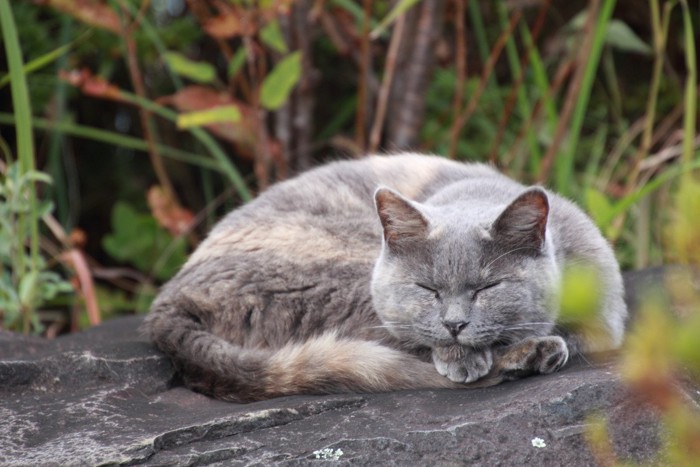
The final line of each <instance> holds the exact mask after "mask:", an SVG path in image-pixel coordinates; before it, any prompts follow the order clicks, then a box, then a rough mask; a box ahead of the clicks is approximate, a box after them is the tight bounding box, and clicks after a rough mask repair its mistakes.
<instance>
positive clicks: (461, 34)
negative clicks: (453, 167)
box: [452, 0, 468, 156]
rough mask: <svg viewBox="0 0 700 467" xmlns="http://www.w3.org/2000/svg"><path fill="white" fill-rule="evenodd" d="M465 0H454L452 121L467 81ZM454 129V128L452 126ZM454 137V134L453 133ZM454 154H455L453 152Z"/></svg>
mask: <svg viewBox="0 0 700 467" xmlns="http://www.w3.org/2000/svg"><path fill="white" fill-rule="evenodd" d="M465 3H466V0H455V2H454V4H455V10H456V12H455V32H456V36H457V37H456V38H455V41H456V44H455V48H456V51H455V53H456V57H455V66H456V68H457V82H456V83H455V95H454V99H453V101H452V121H453V122H454V121H457V119H458V118H459V111H460V109H461V108H462V101H463V100H464V84H465V83H466V81H467V63H468V62H467V53H468V49H467V34H466V30H465V27H464V22H465V20H466V18H465V17H464V13H465V10H464V5H465ZM453 130H454V128H453ZM453 137H454V135H453ZM455 156H456V154H455Z"/></svg>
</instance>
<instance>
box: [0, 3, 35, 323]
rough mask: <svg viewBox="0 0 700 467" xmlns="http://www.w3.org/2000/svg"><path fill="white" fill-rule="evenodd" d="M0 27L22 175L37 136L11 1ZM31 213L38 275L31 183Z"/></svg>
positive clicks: (1, 7)
mask: <svg viewBox="0 0 700 467" xmlns="http://www.w3.org/2000/svg"><path fill="white" fill-rule="evenodd" d="M0 27H2V39H3V42H4V44H5V54H6V56H7V66H8V70H9V72H10V80H11V88H12V106H13V110H14V112H15V116H16V118H17V125H16V127H15V131H16V133H17V159H18V165H19V169H20V173H21V174H26V173H28V172H33V171H34V137H33V134H32V107H31V103H30V101H29V91H28V89H27V79H26V75H25V73H24V63H23V61H22V49H21V48H20V45H19V38H18V36H17V27H16V25H15V19H14V15H13V13H12V8H11V7H10V2H9V1H8V0H0ZM29 206H30V213H29V214H23V215H22V216H21V217H20V228H19V229H18V231H19V238H20V239H23V238H25V237H24V235H25V233H27V232H29V258H30V264H29V270H28V271H27V274H29V275H37V274H38V273H39V267H40V264H39V261H40V258H39V217H38V215H37V202H36V191H35V188H34V182H33V181H32V182H30V189H29ZM22 256H23V255H21V254H20V255H18V261H19V262H20V263H21V264H19V265H18V266H19V267H20V269H19V273H20V274H24V273H25V270H24V268H25V267H26V265H25V264H24V260H23V258H22ZM31 311H32V310H25V313H23V329H24V332H25V333H28V332H29V330H30V328H31V321H30V318H31Z"/></svg>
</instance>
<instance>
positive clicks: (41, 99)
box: [0, 0, 700, 308]
mask: <svg viewBox="0 0 700 467" xmlns="http://www.w3.org/2000/svg"><path fill="white" fill-rule="evenodd" d="M681 4H685V3H684V2H674V1H658V0H649V1H648V2H637V1H635V0H619V1H618V2H617V4H616V2H614V1H611V0H604V1H601V2H588V3H587V2H577V3H575V4H574V3H569V2H551V1H544V2H534V3H533V2H527V1H512V2H506V1H504V0H498V1H493V2H492V1H486V0H439V1H435V2H425V1H424V2H420V1H419V2H415V1H409V0H406V1H401V2H390V1H384V0H376V1H367V2H362V3H358V2H353V1H348V0H332V1H328V2H314V1H310V0H294V1H293V0H266V1H264V2H248V1H242V0H228V1H213V0H211V1H209V0H207V1H186V0H151V1H138V0H110V1H97V0H79V1H75V2H65V1H59V0H42V1H29V0H23V1H17V2H13V3H12V6H11V8H12V13H13V14H14V17H15V21H16V23H17V24H18V25H20V27H19V28H18V39H19V40H18V42H19V44H20V45H21V48H22V52H23V55H24V63H25V64H26V68H25V70H26V74H25V78H26V81H27V83H28V86H29V92H30V97H31V104H32V111H33V116H34V120H33V123H34V129H35V140H36V143H37V144H36V146H37V150H36V162H37V167H38V168H39V169H40V170H43V171H45V172H46V173H48V174H49V175H50V176H51V177H52V178H53V180H54V181H55V183H54V184H53V185H52V186H51V187H47V188H44V190H45V193H46V195H47V196H49V197H50V198H51V199H53V200H54V202H55V205H56V210H55V213H54V214H53V215H54V216H55V220H56V221H57V222H58V223H59V224H60V226H61V228H62V229H63V230H64V231H65V233H66V235H65V236H64V238H58V237H57V236H56V235H54V234H53V233H51V232H48V231H45V232H43V237H44V238H43V241H44V243H45V244H46V243H50V244H52V245H53V246H54V248H56V249H58V250H60V249H74V248H75V247H76V246H77V247H78V249H79V250H80V251H81V252H83V253H84V254H85V257H86V258H87V263H88V264H89V268H90V271H91V274H92V276H93V277H94V279H95V280H96V283H97V287H98V288H100V287H102V288H107V289H109V288H112V289H114V290H115V291H120V293H122V292H123V293H125V294H126V296H134V297H136V296H139V290H142V289H143V288H144V287H153V286H156V285H157V284H159V283H160V282H162V281H163V280H165V279H166V278H167V277H169V276H170V275H172V274H173V272H174V271H175V270H176V268H177V266H176V263H181V262H182V261H183V260H184V258H185V255H186V253H187V251H190V250H191V248H192V247H194V246H196V243H197V241H198V238H201V236H202V235H203V234H205V233H206V231H207V230H208V228H209V227H210V226H211V225H212V223H213V222H214V221H215V219H216V218H217V217H220V216H221V215H222V214H223V213H224V212H226V211H227V210H229V209H230V208H232V207H234V206H236V205H238V204H240V203H241V202H243V201H245V200H247V199H249V198H250V196H252V194H253V193H255V192H256V191H258V190H262V189H265V188H266V187H267V186H269V184H270V183H273V182H274V181H276V180H280V179H284V178H286V177H289V176H291V175H292V174H294V173H296V172H298V171H301V170H305V169H307V168H309V167H311V166H313V165H315V164H317V163H319V162H322V161H324V160H328V159H332V158H337V157H338V156H344V157H358V156H360V155H362V154H364V153H366V152H367V151H375V150H380V151H381V150H382V149H384V148H385V149H388V150H391V151H394V150H402V149H415V150H422V151H427V152H435V153H439V154H442V155H445V156H448V157H454V158H459V159H467V160H479V161H486V162H490V163H492V164H495V165H497V166H499V167H500V168H501V169H502V170H504V171H505V172H507V173H508V174H510V175H512V176H514V177H515V178H518V179H521V180H523V181H524V182H528V183H542V184H545V185H549V186H552V187H553V188H555V189H557V190H559V191H561V192H563V193H564V194H566V195H567V196H569V197H571V198H574V199H575V200H576V201H578V202H579V203H580V204H582V205H583V206H584V207H585V208H587V209H588V210H589V212H590V213H591V215H592V217H593V218H594V220H595V221H596V222H597V223H598V225H599V226H600V228H601V229H602V231H603V232H604V233H605V234H606V236H607V237H608V238H609V239H610V240H611V242H613V243H615V246H616V251H617V252H618V254H619V258H620V261H621V263H622V264H623V266H624V267H626V268H628V267H644V266H649V265H653V264H661V263H663V262H664V261H668V260H675V259H676V258H677V257H678V256H677V254H676V253H674V251H673V249H672V248H670V247H669V245H670V244H673V242H671V243H665V242H664V238H665V237H664V235H665V234H664V230H665V229H664V228H663V226H664V225H668V224H669V222H671V216H672V211H671V210H669V209H668V205H669V200H670V198H671V196H672V193H673V192H674V191H673V190H674V187H675V184H676V181H677V179H678V178H679V177H681V176H682V174H683V173H687V172H689V171H690V170H691V169H692V167H694V165H693V164H697V163H698V160H700V156H699V155H698V149H697V146H698V141H697V133H698V132H697V130H696V128H695V127H693V131H692V133H693V134H690V132H689V130H687V129H685V128H684V123H683V120H684V118H685V115H687V114H688V113H695V112H696V109H695V110H692V109H688V108H687V103H686V102H684V100H685V98H686V97H685V96H686V95H687V91H686V89H685V87H686V82H690V81H693V80H694V81H697V79H696V76H695V75H692V74H691V70H690V68H689V65H688V63H687V61H686V59H685V58H686V56H687V55H688V54H689V53H690V51H689V49H688V47H689V45H688V44H689V43H688V41H687V40H686V39H687V38H686V36H684V34H686V29H688V28H687V27H686V26H687V25H686V24H685V21H686V18H687V19H688V20H689V21H690V24H691V25H692V24H695V25H697V22H698V18H699V17H700V12H699V11H698V8H697V7H695V6H692V5H691V6H690V7H689V8H688V9H687V11H688V13H687V15H684V14H683V13H682V9H681V8H680V5H681ZM420 25H423V26H420ZM425 25H429V27H425ZM698 29H699V28H697V27H695V28H691V29H690V30H688V31H687V34H689V35H690V36H689V37H690V39H691V41H696V40H697V32H694V31H697V30H698ZM5 46H6V44H4V43H3V47H1V48H0V50H2V51H3V53H4V51H5ZM693 53H695V52H693ZM0 62H1V63H3V64H4V60H2V61H0ZM30 64H33V66H32V67H30V66H29V65H30ZM0 66H2V65H0ZM4 77H5V75H4V72H3V71H2V70H1V69H0V97H4V96H5V95H6V94H9V90H8V88H9V86H7V85H6V84H5V85H4V86H3V85H2V82H3V81H2V80H3V78H4ZM6 81H7V80H6ZM10 110H11V109H9V108H3V109H0V129H1V130H2V138H3V141H5V142H6V144H7V145H8V146H9V148H10V150H9V152H8V156H7V157H8V158H9V154H10V153H12V148H14V146H15V145H16V144H17V141H16V140H15V139H14V135H13V132H12V130H13V125H14V124H15V115H14V113H11V112H10ZM688 138H691V139H692V141H691V143H692V148H691V150H690V153H689V154H690V155H689V156H688V157H686V163H685V165H681V156H680V155H681V153H682V152H683V151H685V150H684V149H683V150H682V147H683V145H684V144H686V141H687V140H688ZM685 152H687V151H685ZM154 187H157V189H159V190H161V192H162V203H161V204H164V205H167V206H170V207H169V208H168V209H166V210H162V211H161V212H160V213H158V212H156V211H155V209H154V207H153V203H151V201H150V200H149V199H148V195H147V194H148V193H149V192H151V191H152V189H153V188H154ZM231 187H234V189H232V188H231ZM692 197H696V195H695V194H692V196H691V198H692ZM122 218H125V219H126V218H128V219H127V220H126V221H124V220H123V219H122ZM147 218H150V220H147ZM124 224H130V225H138V226H140V227H139V228H132V227H127V226H125V225H124ZM72 232H73V233H75V232H78V233H80V234H81V235H82V236H83V237H84V238H83V242H82V243H80V244H78V245H75V244H70V243H66V242H67V241H68V240H66V239H69V238H71V233H72ZM677 235H682V234H681V233H677ZM130 238H131V239H132V240H131V241H130ZM164 242H165V243H170V244H172V245H171V246H170V247H165V246H164ZM674 242H675V243H679V242H682V240H681V239H676V240H674ZM130 243H133V246H132V247H129V244H130ZM146 251H148V254H145V252H146ZM168 252H169V253H168ZM164 253H167V254H165V255H163V254H164ZM166 258H167V259H166ZM71 271H72V269H71V268H70V267H68V268H66V270H65V272H64V273H65V274H67V275H72V274H73V273H72V272H71ZM78 295H80V294H78ZM103 295H104V294H103ZM76 300H77V302H76V304H74V307H78V308H80V307H81V306H82V303H83V301H84V300H83V298H80V297H76ZM98 302H99V300H98ZM101 305H102V306H103V308H110V304H108V303H102V304H101Z"/></svg>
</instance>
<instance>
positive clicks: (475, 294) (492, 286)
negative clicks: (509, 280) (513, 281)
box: [474, 281, 501, 298]
mask: <svg viewBox="0 0 700 467" xmlns="http://www.w3.org/2000/svg"><path fill="white" fill-rule="evenodd" d="M500 284H501V281H497V282H491V283H489V284H486V285H484V286H482V287H479V288H478V289H476V290H475V291H474V298H476V296H477V295H478V294H479V293H481V292H483V291H484V290H488V289H492V288H494V287H496V286H497V285H500Z"/></svg>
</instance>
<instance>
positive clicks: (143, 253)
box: [102, 202, 187, 279]
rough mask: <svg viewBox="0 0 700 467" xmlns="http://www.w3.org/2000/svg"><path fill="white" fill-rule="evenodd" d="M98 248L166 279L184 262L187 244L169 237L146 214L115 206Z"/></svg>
mask: <svg viewBox="0 0 700 467" xmlns="http://www.w3.org/2000/svg"><path fill="white" fill-rule="evenodd" d="M102 247H103V248H104V249H105V251H106V252H107V253H108V254H109V255H110V256H112V257H113V258H115V259H117V260H119V261H124V262H128V263H131V264H133V265H134V266H135V267H136V268H137V269H139V270H140V271H143V272H145V273H149V274H150V273H152V274H153V275H154V276H155V277H156V278H158V279H168V278H169V277H171V276H172V275H173V274H175V272H177V269H178V268H179V267H180V266H181V265H182V264H183V263H184V262H185V259H186V257H187V243H186V242H185V239H184V238H176V239H173V237H172V236H171V235H170V234H169V233H168V232H167V231H166V230H165V229H163V228H162V227H160V226H159V225H158V223H157V222H156V220H155V219H154V218H153V217H152V216H150V215H149V214H142V213H140V212H137V211H136V210H135V209H134V208H133V207H131V206H130V205H128V204H126V203H124V202H117V204H115V205H114V208H113V210H112V232H111V233H110V234H108V235H106V236H105V237H104V238H103V239H102Z"/></svg>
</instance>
